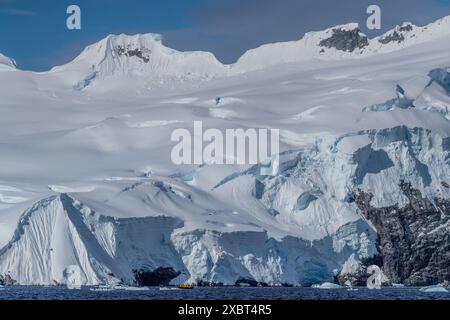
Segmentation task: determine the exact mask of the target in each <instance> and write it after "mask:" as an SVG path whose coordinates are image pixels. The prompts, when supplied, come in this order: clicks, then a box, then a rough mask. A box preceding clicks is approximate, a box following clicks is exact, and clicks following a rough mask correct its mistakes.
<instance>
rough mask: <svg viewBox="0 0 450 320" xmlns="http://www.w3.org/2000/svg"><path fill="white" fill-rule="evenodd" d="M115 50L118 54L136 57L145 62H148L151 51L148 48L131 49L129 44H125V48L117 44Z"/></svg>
mask: <svg viewBox="0 0 450 320" xmlns="http://www.w3.org/2000/svg"><path fill="white" fill-rule="evenodd" d="M116 52H117V54H118V55H119V56H127V57H137V58H139V59H141V60H142V61H143V62H145V63H148V62H149V61H150V53H151V51H150V50H148V49H138V48H134V49H133V48H130V47H129V46H127V47H126V48H125V47H123V46H117V48H116Z"/></svg>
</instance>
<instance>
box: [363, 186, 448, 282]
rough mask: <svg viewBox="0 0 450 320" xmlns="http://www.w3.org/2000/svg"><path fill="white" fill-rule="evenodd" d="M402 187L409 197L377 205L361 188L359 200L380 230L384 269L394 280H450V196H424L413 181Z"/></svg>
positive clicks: (365, 213)
mask: <svg viewBox="0 0 450 320" xmlns="http://www.w3.org/2000/svg"><path fill="white" fill-rule="evenodd" d="M400 187H401V189H402V191H403V193H404V194H405V196H406V197H407V198H408V199H409V203H408V204H407V205H406V206H404V207H403V208H399V207H398V205H395V206H390V207H384V208H374V207H372V206H371V205H370V201H371V199H372V197H373V195H372V194H369V193H365V192H363V191H361V190H359V194H358V195H357V199H356V203H357V205H358V207H359V209H360V210H361V212H362V214H363V215H364V216H365V217H366V218H367V219H368V220H369V221H370V222H372V224H373V225H374V226H375V228H376V229H377V231H378V234H379V242H380V252H381V257H382V260H383V271H384V273H385V274H386V276H387V277H388V278H389V280H390V281H391V282H393V283H404V284H405V285H409V286H424V285H432V284H437V283H442V282H444V281H445V280H447V281H448V280H450V232H449V226H450V200H449V199H447V200H446V199H439V198H435V199H434V200H433V201H430V200H429V199H427V198H424V197H423V196H422V194H421V192H420V191H419V190H416V189H413V188H412V187H411V184H410V183H406V182H403V181H402V182H401V183H400Z"/></svg>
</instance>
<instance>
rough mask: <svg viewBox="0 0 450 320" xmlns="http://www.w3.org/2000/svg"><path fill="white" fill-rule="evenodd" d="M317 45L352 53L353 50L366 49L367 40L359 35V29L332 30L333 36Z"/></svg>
mask: <svg viewBox="0 0 450 320" xmlns="http://www.w3.org/2000/svg"><path fill="white" fill-rule="evenodd" d="M319 45H320V46H321V47H327V48H335V49H336V50H340V51H347V52H353V51H354V50H355V49H363V48H365V47H367V46H368V45H369V40H367V37H366V36H364V35H362V34H361V32H360V30H359V29H354V30H342V29H333V35H332V36H331V37H330V38H328V39H324V40H322V41H320V43H319Z"/></svg>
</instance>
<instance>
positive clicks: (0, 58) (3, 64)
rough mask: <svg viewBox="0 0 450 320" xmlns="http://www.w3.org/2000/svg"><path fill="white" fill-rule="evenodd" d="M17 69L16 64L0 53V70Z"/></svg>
mask: <svg viewBox="0 0 450 320" xmlns="http://www.w3.org/2000/svg"><path fill="white" fill-rule="evenodd" d="M16 67H17V65H16V62H15V61H14V60H13V59H11V58H8V57H7V56H5V55H3V54H1V53H0V68H3V69H15V68H16Z"/></svg>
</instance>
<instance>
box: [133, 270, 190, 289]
mask: <svg viewBox="0 0 450 320" xmlns="http://www.w3.org/2000/svg"><path fill="white" fill-rule="evenodd" d="M134 274H135V276H136V282H137V284H138V285H139V286H161V285H163V286H167V285H169V283H170V281H171V280H172V279H175V278H176V277H178V276H179V275H180V274H181V272H179V271H175V270H174V269H173V268H170V267H167V268H162V267H161V268H157V269H155V270H153V271H148V270H136V271H135V272H134Z"/></svg>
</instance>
